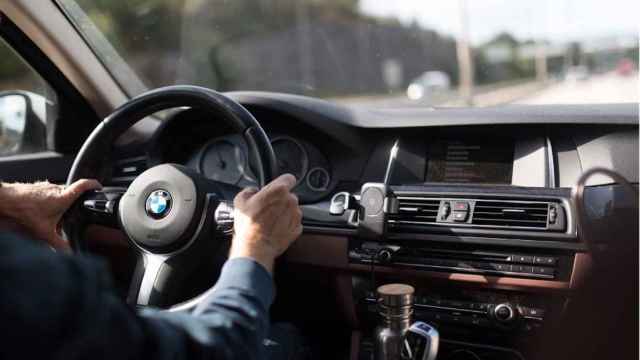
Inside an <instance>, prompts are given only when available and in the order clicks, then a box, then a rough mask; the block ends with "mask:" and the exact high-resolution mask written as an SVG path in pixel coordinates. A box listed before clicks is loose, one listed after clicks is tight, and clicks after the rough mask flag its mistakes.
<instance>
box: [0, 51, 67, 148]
mask: <svg viewBox="0 0 640 360" xmlns="http://www.w3.org/2000/svg"><path fill="white" fill-rule="evenodd" d="M56 103H57V98H56V95H55V93H54V92H53V90H52V89H51V87H50V86H49V85H48V84H47V82H46V81H45V80H44V79H43V78H42V77H41V76H40V75H39V74H38V73H37V72H35V70H33V69H32V68H31V67H30V66H29V64H28V63H27V62H26V61H25V60H24V59H22V57H20V55H18V54H17V53H16V52H15V51H14V50H13V49H12V48H11V47H10V46H9V45H8V44H7V43H5V42H4V41H3V40H1V39H0V157H4V156H9V155H18V154H27V153H34V152H39V151H44V150H46V149H47V122H48V121H49V122H50V121H52V120H53V119H54V118H55V116H56Z"/></svg>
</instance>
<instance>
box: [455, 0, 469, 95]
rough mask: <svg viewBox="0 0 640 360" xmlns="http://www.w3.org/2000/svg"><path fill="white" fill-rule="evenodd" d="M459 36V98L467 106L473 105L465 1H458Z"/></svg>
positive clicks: (457, 49)
mask: <svg viewBox="0 0 640 360" xmlns="http://www.w3.org/2000/svg"><path fill="white" fill-rule="evenodd" d="M458 7H459V10H460V34H459V35H458V36H457V37H456V55H457V58H458V75H459V86H458V92H459V94H460V98H461V99H462V100H463V101H464V103H465V104H466V105H467V106H472V105H473V58H472V57H471V46H470V44H469V14H468V9H467V1H466V0H458Z"/></svg>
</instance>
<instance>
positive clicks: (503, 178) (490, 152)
mask: <svg viewBox="0 0 640 360" xmlns="http://www.w3.org/2000/svg"><path fill="white" fill-rule="evenodd" d="M513 150H514V141H513V139H486V140H484V139H480V140H466V139H455V140H453V139H452V140H437V141H435V142H432V143H431V144H430V146H429V156H428V159H429V163H428V166H427V174H426V179H425V181H426V182H444V183H475V184H511V173H512V172H513Z"/></svg>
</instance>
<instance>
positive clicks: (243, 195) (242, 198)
mask: <svg viewBox="0 0 640 360" xmlns="http://www.w3.org/2000/svg"><path fill="white" fill-rule="evenodd" d="M257 192H258V189H256V188H254V187H248V188H245V189H244V190H242V191H240V192H239V193H238V195H236V197H235V199H233V205H234V206H235V207H240V206H242V204H244V203H245V202H247V200H249V199H250V198H251V197H252V196H253V195H255V194H256V193H257Z"/></svg>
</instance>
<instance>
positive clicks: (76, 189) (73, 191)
mask: <svg viewBox="0 0 640 360" xmlns="http://www.w3.org/2000/svg"><path fill="white" fill-rule="evenodd" d="M101 188H102V185H101V184H100V183H99V182H98V181H97V180H94V179H81V180H78V181H76V182H74V183H73V184H71V185H69V186H68V187H67V188H66V189H64V192H63V195H65V196H68V197H71V198H73V200H75V199H77V198H79V197H80V195H82V194H83V193H84V192H86V191H89V190H98V189H101Z"/></svg>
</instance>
